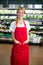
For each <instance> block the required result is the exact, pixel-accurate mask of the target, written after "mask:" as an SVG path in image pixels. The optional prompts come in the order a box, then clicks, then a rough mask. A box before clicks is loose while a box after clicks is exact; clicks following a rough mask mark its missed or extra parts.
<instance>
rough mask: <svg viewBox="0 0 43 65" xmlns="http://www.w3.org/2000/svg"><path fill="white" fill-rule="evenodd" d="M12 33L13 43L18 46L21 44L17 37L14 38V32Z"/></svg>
mask: <svg viewBox="0 0 43 65" xmlns="http://www.w3.org/2000/svg"><path fill="white" fill-rule="evenodd" d="M11 33H12V39H13V41H14V42H15V43H17V44H20V42H19V41H18V40H16V39H15V37H14V32H11Z"/></svg>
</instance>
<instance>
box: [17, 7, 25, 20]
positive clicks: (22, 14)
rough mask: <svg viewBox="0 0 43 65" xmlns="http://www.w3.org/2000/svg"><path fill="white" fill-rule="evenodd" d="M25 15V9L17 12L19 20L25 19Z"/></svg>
mask: <svg viewBox="0 0 43 65" xmlns="http://www.w3.org/2000/svg"><path fill="white" fill-rule="evenodd" d="M24 14H25V11H24V8H19V9H18V10H17V17H18V18H19V19H23V17H24Z"/></svg>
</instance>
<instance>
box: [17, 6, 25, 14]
mask: <svg viewBox="0 0 43 65" xmlns="http://www.w3.org/2000/svg"><path fill="white" fill-rule="evenodd" d="M19 10H23V12H24V14H25V8H24V7H18V9H17V13H18V11H19Z"/></svg>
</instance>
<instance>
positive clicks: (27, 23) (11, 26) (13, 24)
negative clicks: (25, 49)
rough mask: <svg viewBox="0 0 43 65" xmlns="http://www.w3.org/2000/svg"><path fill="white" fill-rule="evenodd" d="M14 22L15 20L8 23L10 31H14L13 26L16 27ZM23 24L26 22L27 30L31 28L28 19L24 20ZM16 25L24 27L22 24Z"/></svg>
mask: <svg viewBox="0 0 43 65" xmlns="http://www.w3.org/2000/svg"><path fill="white" fill-rule="evenodd" d="M15 22H16V21H14V22H12V23H11V24H10V30H11V31H12V32H14V31H15V28H16V26H15ZM25 24H26V28H27V31H29V30H30V29H31V28H30V24H29V21H27V20H25ZM18 27H24V24H18Z"/></svg>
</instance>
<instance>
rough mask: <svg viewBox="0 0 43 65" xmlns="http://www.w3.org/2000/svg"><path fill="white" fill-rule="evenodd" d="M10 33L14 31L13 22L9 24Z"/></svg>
mask: <svg viewBox="0 0 43 65" xmlns="http://www.w3.org/2000/svg"><path fill="white" fill-rule="evenodd" d="M9 29H10V31H12V32H14V31H15V23H14V22H12V23H11V24H10V28H9Z"/></svg>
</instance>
